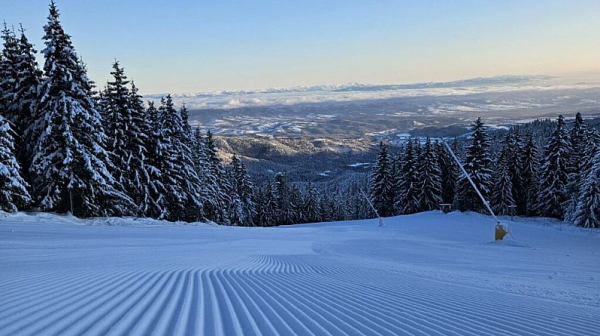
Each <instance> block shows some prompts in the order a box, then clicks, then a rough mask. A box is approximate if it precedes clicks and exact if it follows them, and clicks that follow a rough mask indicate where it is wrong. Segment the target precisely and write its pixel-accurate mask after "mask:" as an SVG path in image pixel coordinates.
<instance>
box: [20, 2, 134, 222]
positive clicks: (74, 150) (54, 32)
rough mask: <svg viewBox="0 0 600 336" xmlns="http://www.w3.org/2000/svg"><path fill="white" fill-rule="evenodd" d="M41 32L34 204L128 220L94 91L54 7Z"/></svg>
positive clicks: (125, 200) (127, 205)
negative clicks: (116, 187)
mask: <svg viewBox="0 0 600 336" xmlns="http://www.w3.org/2000/svg"><path fill="white" fill-rule="evenodd" d="M44 31H45V35H44V40H45V41H46V42H45V44H46V48H45V49H44V50H43V51H42V53H43V54H44V56H45V58H46V61H45V64H44V74H45V77H44V79H43V82H42V85H41V88H40V96H41V98H40V102H39V105H38V109H39V113H38V115H37V120H36V122H35V124H36V127H37V128H38V131H37V132H39V133H38V134H39V135H40V136H39V140H38V142H37V144H36V147H35V148H34V153H35V154H34V157H33V161H32V164H31V167H30V172H31V173H32V175H33V176H34V177H33V180H32V182H33V190H34V195H35V200H36V203H37V204H38V205H39V207H40V208H41V209H43V210H52V211H58V212H67V211H71V212H72V213H73V214H74V215H77V216H84V217H87V216H102V215H122V214H129V213H130V209H131V207H132V206H133V204H132V201H131V199H130V198H129V197H127V195H125V194H124V193H122V192H119V191H118V190H117V189H115V187H114V186H115V181H114V178H113V177H112V175H111V174H110V172H109V167H110V166H111V164H112V163H111V162H110V160H109V159H108V153H107V151H106V150H105V149H104V145H105V140H106V136H105V134H104V131H103V128H102V124H101V117H100V114H99V113H98V111H97V110H96V109H95V106H94V102H93V100H92V98H91V94H92V92H91V89H92V86H91V85H90V83H89V82H88V79H87V75H86V72H85V68H84V66H83V64H81V63H80V62H79V60H78V58H77V54H76V53H75V49H74V48H73V45H72V43H71V38H70V36H69V35H67V34H65V32H64V30H63V28H62V26H61V24H60V21H59V13H58V9H57V8H56V6H55V4H54V2H51V4H50V15H49V17H48V24H47V25H46V26H44ZM37 132H36V133H37Z"/></svg>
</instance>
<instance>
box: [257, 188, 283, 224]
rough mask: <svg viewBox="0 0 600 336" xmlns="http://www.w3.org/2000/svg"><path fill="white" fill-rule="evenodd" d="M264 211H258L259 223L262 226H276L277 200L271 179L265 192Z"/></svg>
mask: <svg viewBox="0 0 600 336" xmlns="http://www.w3.org/2000/svg"><path fill="white" fill-rule="evenodd" d="M261 210H262V211H259V212H258V223H260V225H261V226H276V225H278V219H277V217H276V211H277V202H276V201H275V197H274V196H273V184H272V183H271V182H270V181H269V182H268V183H267V185H266V186H265V190H264V192H263V201H262V209H261Z"/></svg>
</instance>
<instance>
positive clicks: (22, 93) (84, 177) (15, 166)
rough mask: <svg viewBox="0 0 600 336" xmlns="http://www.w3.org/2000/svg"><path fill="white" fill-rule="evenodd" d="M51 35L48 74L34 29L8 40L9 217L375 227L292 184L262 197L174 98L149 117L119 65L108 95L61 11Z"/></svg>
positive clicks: (0, 64) (4, 134)
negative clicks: (22, 213) (354, 222)
mask: <svg viewBox="0 0 600 336" xmlns="http://www.w3.org/2000/svg"><path fill="white" fill-rule="evenodd" d="M44 32H45V34H44V37H43V40H44V44H45V48H44V49H43V50H42V51H41V53H42V54H43V56H44V59H45V63H44V66H43V69H39V67H38V64H37V62H36V57H35V56H36V50H35V49H34V47H33V45H32V44H31V43H30V42H29V41H28V39H27V36H26V34H25V30H24V29H23V28H22V27H21V29H20V30H19V31H18V32H15V31H14V29H9V28H8V27H7V25H6V24H5V25H4V29H3V30H2V39H3V42H4V43H3V50H2V53H1V54H0V76H1V77H0V78H1V80H0V168H1V169H0V209H2V210H4V211H10V212H13V211H17V210H22V209H32V208H37V209H39V210H40V211H52V212H57V213H67V212H70V213H72V214H73V215H75V216H79V217H92V216H141V217H151V218H157V219H164V220H170V221H213V222H216V223H219V224H225V225H241V226H270V225H280V224H295V223H304V222H315V221H328V220H341V219H358V218H366V217H368V216H370V214H369V211H368V209H367V208H366V206H365V204H364V200H362V199H360V198H357V197H354V198H348V199H345V198H344V199H342V198H337V197H334V196H331V195H335V193H333V194H332V193H329V192H326V191H325V190H324V189H317V188H315V187H314V186H313V185H312V184H308V186H305V187H303V188H301V186H299V185H290V184H288V183H287V182H286V178H285V175H283V174H277V175H276V176H275V178H274V179H273V180H271V181H267V182H266V183H264V184H263V185H262V186H255V185H254V182H253V181H252V179H251V178H250V176H249V174H248V172H247V170H246V166H245V164H244V163H243V162H242V161H241V160H240V159H239V158H238V157H236V156H235V155H234V156H233V159H232V161H231V164H230V165H225V164H224V163H223V161H222V160H221V158H220V156H219V153H218V149H217V146H216V144H215V141H214V139H213V137H212V134H211V133H210V132H207V133H206V134H204V133H202V132H201V131H200V130H199V129H198V128H197V129H193V128H192V127H191V126H190V124H189V122H188V111H187V109H186V108H185V106H182V107H181V108H180V109H176V108H175V107H174V105H173V100H172V98H171V96H170V95H166V97H164V98H163V99H162V100H161V102H160V104H159V105H158V106H155V105H154V104H153V103H152V102H150V103H148V105H147V106H146V104H145V103H144V102H143V100H142V97H141V96H140V95H139V94H138V88H137V87H136V85H135V83H134V82H133V81H131V80H129V79H128V78H127V76H126V75H125V71H124V68H123V67H122V66H121V65H120V64H119V62H118V61H115V62H114V63H113V66H112V71H111V75H112V79H111V80H110V81H109V82H108V83H106V86H105V87H104V88H103V89H102V90H98V89H97V87H96V85H95V83H94V82H93V81H91V80H90V79H88V77H87V70H86V67H85V64H84V63H83V61H82V60H81V59H80V58H79V57H78V55H77V53H76V52H75V48H74V47H73V44H72V43H71V38H70V36H69V35H68V34H66V33H65V32H64V29H63V27H62V25H61V23H60V20H59V11H58V9H57V7H56V5H55V3H54V2H51V4H50V14H49V16H48V23H47V24H46V25H45V26H44ZM354 188H358V187H356V185H355V186H354ZM355 194H356V193H355ZM340 199H342V201H340Z"/></svg>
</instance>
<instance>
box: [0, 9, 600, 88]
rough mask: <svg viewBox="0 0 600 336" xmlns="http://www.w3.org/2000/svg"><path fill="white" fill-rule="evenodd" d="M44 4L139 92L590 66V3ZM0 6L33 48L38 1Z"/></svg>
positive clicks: (89, 57) (105, 68) (91, 63)
mask: <svg viewBox="0 0 600 336" xmlns="http://www.w3.org/2000/svg"><path fill="white" fill-rule="evenodd" d="M56 2H57V5H58V7H59V9H60V12H61V21H62V23H63V25H64V27H65V30H66V32H67V33H68V34H70V35H71V36H72V39H73V42H74V45H75V48H76V50H77V52H78V54H79V55H80V56H81V57H83V59H84V61H85V62H86V63H87V64H88V69H89V77H90V78H91V79H93V80H95V81H96V82H97V83H98V86H99V87H102V86H103V85H104V83H105V82H106V81H107V80H108V79H109V77H110V74H109V72H110V68H111V63H112V62H113V61H114V59H115V58H116V59H118V60H119V61H120V62H121V64H122V65H123V66H124V67H125V70H126V74H127V75H128V77H129V78H132V79H134V80H135V81H136V84H137V85H138V87H139V88H140V90H141V92H142V93H144V94H156V93H162V92H176V93H182V92H212V91H222V90H230V91H236V90H256V89H265V88H272V87H294V86H312V85H328V84H329V85H331V84H346V83H353V82H359V83H369V84H404V83H418V82H444V81H453V80H459V79H466V78H475V77H492V76H501V75H559V76H560V75H561V74H567V73H574V72H576V73H581V72H591V73H596V72H598V71H600V67H598V66H597V65H596V64H597V60H598V59H600V46H599V45H598V44H597V43H596V41H597V40H598V38H599V37H600V22H599V21H598V20H596V17H595V15H594V14H595V13H598V10H599V9H600V3H599V2H596V1H577V2H575V3H572V2H565V1H558V0H556V1H534V0H529V1H519V2H502V3H496V2H488V1H485V2H480V1H468V0H460V1H452V2H448V1H432V2H427V3H422V2H420V1H403V2H397V1H374V2H360V1H327V2H326V3H323V2H319V1H302V2H297V3H280V2H277V1H267V0H261V1H257V2H253V3H252V4H249V3H245V2H242V1H231V2H227V3H213V2H207V1H200V2H198V1H192V0H181V1H178V2H177V3H175V4H167V3H166V2H161V1H152V2H148V1H142V0H133V1H127V2H122V1H116V0H107V1H102V2H99V3H90V2H82V1H76V0H58V1H56ZM2 3H3V10H2V14H0V19H3V20H5V21H6V23H7V24H8V25H14V26H15V27H18V24H19V23H22V24H23V25H24V27H25V29H26V31H27V35H28V37H29V39H30V40H31V42H32V43H34V44H35V46H36V49H38V50H41V49H43V47H44V46H43V41H42V40H41V37H42V35H43V30H42V27H43V25H44V24H45V23H46V17H47V15H48V3H49V1H48V0H32V1H27V2H26V3H25V2H23V1H17V0H2ZM40 61H42V59H41V57H40ZM40 65H41V64H40Z"/></svg>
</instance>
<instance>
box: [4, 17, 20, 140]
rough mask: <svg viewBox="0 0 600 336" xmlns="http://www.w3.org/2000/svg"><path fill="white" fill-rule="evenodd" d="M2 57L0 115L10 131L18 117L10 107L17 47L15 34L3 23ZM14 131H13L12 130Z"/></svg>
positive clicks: (13, 88)
mask: <svg viewBox="0 0 600 336" xmlns="http://www.w3.org/2000/svg"><path fill="white" fill-rule="evenodd" d="M2 40H3V48H2V57H1V58H0V113H2V116H4V118H5V119H6V120H7V121H8V122H9V123H11V129H12V128H13V127H15V125H17V124H18V123H19V120H18V118H19V115H18V114H16V113H15V110H14V108H12V106H13V105H14V104H15V103H17V102H16V101H15V87H16V83H17V82H18V80H19V75H18V73H17V62H18V57H19V45H18V41H17V38H16V36H15V33H14V31H13V30H11V29H9V28H8V26H7V25H6V22H4V28H3V29H2ZM13 131H14V130H13Z"/></svg>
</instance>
